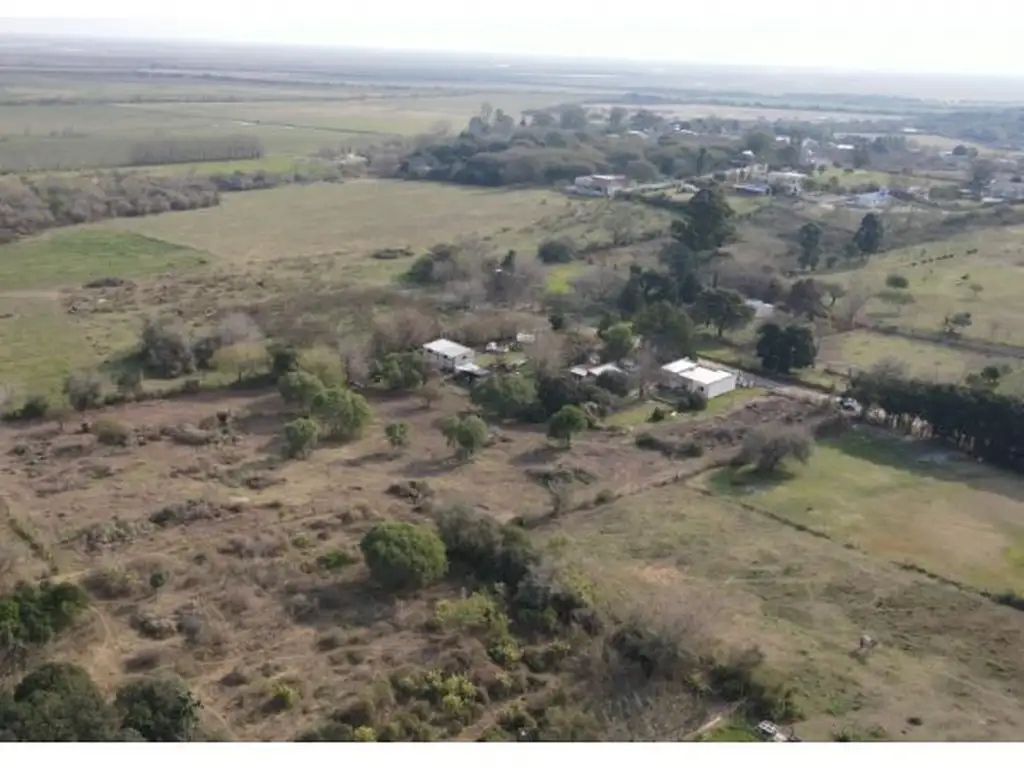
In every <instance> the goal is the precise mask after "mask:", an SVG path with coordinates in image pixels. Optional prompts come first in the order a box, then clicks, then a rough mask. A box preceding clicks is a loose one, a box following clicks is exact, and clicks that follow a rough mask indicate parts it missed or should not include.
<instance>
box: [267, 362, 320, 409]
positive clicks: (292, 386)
mask: <svg viewBox="0 0 1024 768" xmlns="http://www.w3.org/2000/svg"><path fill="white" fill-rule="evenodd" d="M324 389H325V387H324V383H323V382H322V381H321V380H320V379H319V378H318V377H317V376H316V375H315V374H312V373H309V372H308V371H290V372H289V373H286V374H284V375H283V376H281V377H280V378H279V379H278V380H277V391H278V392H280V393H281V399H282V400H284V401H285V402H286V403H288V404H289V405H297V406H299V407H300V408H301V409H302V410H303V412H306V413H308V412H309V408H310V406H311V405H312V403H313V398H314V397H315V396H316V395H318V394H319V393H320V392H323V391H324Z"/></svg>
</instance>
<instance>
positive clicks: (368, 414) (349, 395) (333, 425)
mask: <svg viewBox="0 0 1024 768" xmlns="http://www.w3.org/2000/svg"><path fill="white" fill-rule="evenodd" d="M310 412H311V413H312V414H313V416H315V417H316V419H317V420H318V421H319V422H320V424H321V426H322V429H323V435H324V436H325V437H327V438H330V439H333V440H352V439H354V438H356V437H358V436H359V435H360V433H362V431H363V429H364V428H365V427H366V425H367V424H369V423H370V421H372V420H373V411H372V410H371V409H370V404H369V403H367V402H366V398H365V397H363V396H362V395H359V394H356V393H355V392H352V391H350V390H347V389H343V388H342V387H331V388H330V389H325V390H323V391H321V392H317V393H316V394H315V395H313V398H312V400H311V402H310Z"/></svg>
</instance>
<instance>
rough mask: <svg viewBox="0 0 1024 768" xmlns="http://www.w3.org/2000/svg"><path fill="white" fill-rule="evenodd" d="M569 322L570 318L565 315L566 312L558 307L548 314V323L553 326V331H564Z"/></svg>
mask: <svg viewBox="0 0 1024 768" xmlns="http://www.w3.org/2000/svg"><path fill="white" fill-rule="evenodd" d="M567 322H568V318H567V317H566V316H565V312H563V311H562V310H560V309H556V310H555V311H554V312H552V313H551V314H550V315H548V325H550V326H551V330H552V331H564V330H565V325H566V323H567Z"/></svg>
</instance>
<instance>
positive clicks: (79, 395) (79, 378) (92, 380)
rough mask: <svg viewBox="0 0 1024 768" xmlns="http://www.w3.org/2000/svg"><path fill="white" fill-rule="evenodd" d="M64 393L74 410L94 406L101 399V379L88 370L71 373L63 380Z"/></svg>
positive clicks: (83, 409)
mask: <svg viewBox="0 0 1024 768" xmlns="http://www.w3.org/2000/svg"><path fill="white" fill-rule="evenodd" d="M64 395H65V396H66V397H67V399H68V402H69V403H71V407H72V408H74V409H75V410H76V411H87V410H89V409H90V408H96V407H97V406H99V404H100V403H101V402H102V401H103V380H102V379H101V378H100V377H99V376H97V375H96V374H95V373H91V372H88V371H84V372H80V373H72V374H70V375H69V376H68V377H67V379H65V380H64Z"/></svg>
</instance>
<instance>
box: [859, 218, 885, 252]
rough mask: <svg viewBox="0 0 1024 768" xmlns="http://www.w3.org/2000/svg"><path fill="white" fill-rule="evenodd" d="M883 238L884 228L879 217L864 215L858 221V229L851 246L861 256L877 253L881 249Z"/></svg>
mask: <svg viewBox="0 0 1024 768" xmlns="http://www.w3.org/2000/svg"><path fill="white" fill-rule="evenodd" d="M884 236H885V228H884V226H883V225H882V219H881V217H880V216H879V215H878V214H875V213H866V214H864V218H863V219H861V220H860V227H859V228H858V229H857V231H856V232H855V233H854V235H853V245H854V246H855V247H856V248H857V251H858V253H860V254H861V255H862V256H867V255H869V254H872V253H878V252H879V251H880V250H881V248H882V239H883V237H884Z"/></svg>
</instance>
